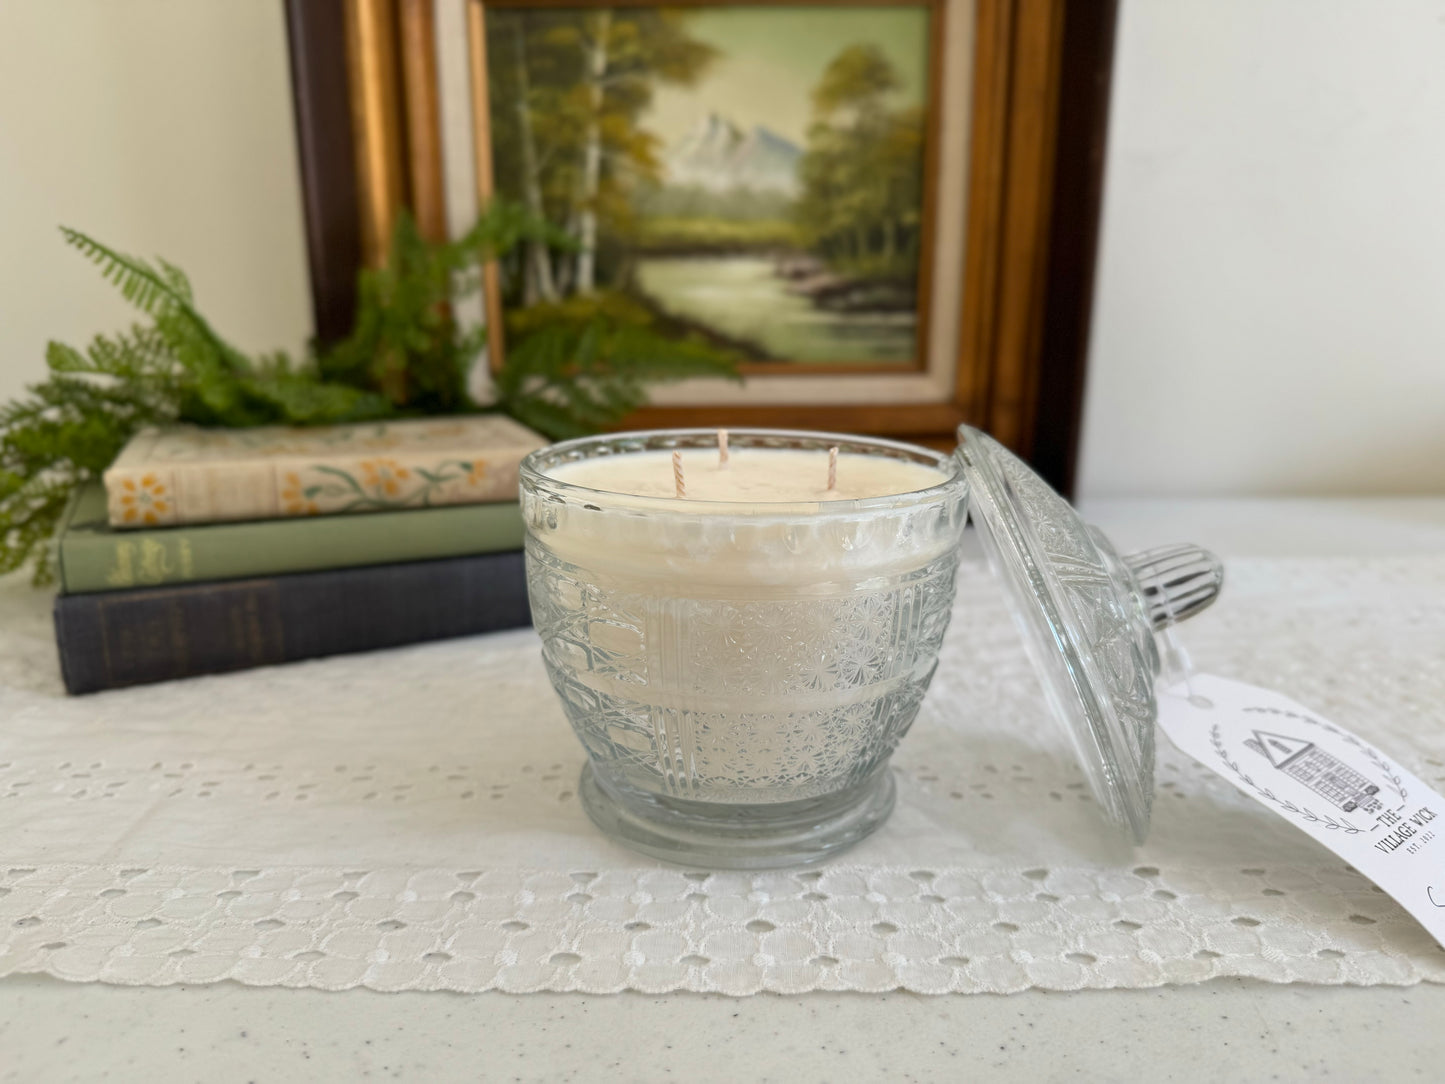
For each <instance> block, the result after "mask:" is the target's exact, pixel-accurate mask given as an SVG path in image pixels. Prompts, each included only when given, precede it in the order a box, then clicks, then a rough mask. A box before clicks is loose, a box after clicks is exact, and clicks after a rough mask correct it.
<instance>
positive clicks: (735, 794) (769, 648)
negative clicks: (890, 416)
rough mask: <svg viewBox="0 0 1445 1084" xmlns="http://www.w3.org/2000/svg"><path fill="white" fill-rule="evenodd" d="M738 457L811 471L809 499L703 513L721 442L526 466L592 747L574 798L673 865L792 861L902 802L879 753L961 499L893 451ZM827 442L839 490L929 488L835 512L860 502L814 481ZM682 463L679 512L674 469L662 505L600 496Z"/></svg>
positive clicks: (628, 439)
mask: <svg viewBox="0 0 1445 1084" xmlns="http://www.w3.org/2000/svg"><path fill="white" fill-rule="evenodd" d="M729 446H730V449H731V454H732V455H735V456H746V455H748V454H749V451H750V450H767V451H770V452H789V453H796V455H793V456H784V457H775V458H774V459H773V460H770V462H775V463H776V464H778V469H779V470H793V469H804V467H805V466H806V469H807V470H810V471H816V472H817V484H816V486H812V485H811V484H810V485H808V486H804V487H803V490H802V491H801V493H794V494H792V496H791V498H789V497H788V496H787V489H788V487H787V486H783V487H781V489H780V490H779V492H781V493H782V494H783V495H784V499H778V498H777V497H776V495H773V496H772V497H771V498H769V499H762V498H759V497H758V496H757V495H756V494H754V495H752V496H746V495H743V496H742V498H741V499H729V500H719V499H698V497H699V496H714V495H715V494H716V493H717V492H719V490H718V488H717V485H716V484H714V483H717V482H719V481H727V479H726V478H721V477H719V476H716V475H714V476H710V477H709V476H704V475H703V474H702V470H701V467H700V466H699V465H701V464H708V466H709V469H716V465H717V464H716V459H715V458H714V457H719V456H721V455H726V454H727V453H723V452H721V451H720V449H719V447H718V434H717V432H716V431H713V430H678V431H669V432H654V433H630V434H622V435H617V436H601V437H589V438H584V439H581V440H574V441H568V442H566V443H562V444H557V445H554V446H552V447H550V448H545V449H542V450H540V451H538V452H534V453H533V454H532V455H530V456H529V457H528V458H527V459H526V460H525V461H524V462H523V464H522V470H521V499H522V511H523V515H524V517H525V519H526V523H527V576H528V588H529V592H530V595H531V603H532V616H533V621H534V623H535V625H536V628H537V632H538V634H539V635H540V636H541V639H542V648H543V657H544V659H545V661H546V666H547V672H548V674H549V676H550V677H551V680H552V684H553V686H554V687H555V688H556V690H557V693H558V695H559V696H560V697H561V700H562V704H563V707H564V708H565V710H566V713H567V717H568V720H569V721H570V722H571V724H572V727H573V729H574V730H575V731H576V732H577V736H578V737H579V738H580V739H581V740H582V744H583V745H584V746H585V747H586V749H587V754H588V762H587V765H586V767H585V768H584V770H583V776H582V782H581V789H580V794H581V798H582V802H583V805H584V806H585V808H586V809H587V812H588V814H589V815H590V816H591V817H592V819H593V820H594V821H595V822H596V823H597V824H598V826H599V827H601V828H602V829H603V830H604V831H605V832H607V833H608V834H609V835H612V836H613V837H615V838H617V839H619V840H620V841H621V842H623V843H625V844H627V845H628V846H631V847H633V848H635V849H637V850H640V851H644V852H646V853H648V854H652V855H655V856H657V857H661V858H665V859H669V860H672V861H675V862H682V863H687V864H694V865H704V866H709V865H710V866H726V867H732V868H751V869H759V868H768V867H775V866H786V865H797V864H800V863H805V862H811V861H816V860H818V859H821V858H823V857H826V856H827V855H829V854H831V853H833V852H835V851H837V850H839V849H841V848H843V847H846V846H848V845H850V844H852V843H854V842H856V841H858V840H859V839H861V838H863V837H864V836H866V835H867V834H868V833H869V832H871V831H872V830H873V829H875V828H876V827H877V826H878V825H879V824H881V823H882V821H883V820H884V818H886V817H887V815H888V813H889V811H890V810H891V809H892V805H893V798H894V794H893V782H892V778H891V776H890V774H889V773H888V771H887V765H888V759H889V756H890V755H891V754H892V752H893V749H894V747H895V746H896V745H897V744H898V742H899V740H900V739H901V738H902V737H903V735H904V734H905V733H906V732H907V731H908V728H909V725H910V724H911V723H912V722H913V719H914V717H915V716H916V715H917V713H918V707H919V704H920V702H921V701H922V699H923V695H924V692H925V691H926V690H927V688H928V684H929V681H930V679H931V678H932V676H933V671H934V668H935V666H936V665H937V661H938V649H939V645H940V643H941V641H942V639H943V634H944V630H945V629H946V628H947V626H948V619H949V614H950V612H951V609H952V604H953V598H954V586H955V584H954V577H955V573H956V570H957V566H958V561H959V555H960V554H959V550H960V544H961V539H962V535H963V527H964V522H965V516H966V513H967V507H966V506H967V485H966V483H965V481H964V479H963V477H962V474H961V473H960V468H959V465H958V463H957V462H956V460H954V459H953V458H951V457H949V456H945V455H941V454H937V453H934V452H930V451H928V450H926V449H922V448H917V447H912V446H909V445H905V444H898V443H894V442H891V441H885V440H868V439H863V438H842V437H838V436H834V435H830V434H816V433H804V432H777V431H767V430H734V431H732V432H731V433H730V434H729ZM833 448H837V449H838V451H837V453H836V454H837V456H838V458H837V459H836V460H835V463H836V464H837V473H838V476H839V478H840V479H843V480H846V479H847V477H848V473H849V472H850V471H852V472H854V476H855V477H856V476H858V475H861V474H867V473H868V471H869V469H872V468H878V470H875V472H874V473H876V474H877V475H878V476H879V477H880V478H884V479H885V480H884V481H881V482H880V483H879V485H878V486H875V487H874V488H879V487H881V488H885V489H886V488H888V485H889V483H888V481H887V480H886V477H887V476H888V475H889V473H890V471H892V473H893V474H895V475H896V476H897V477H898V478H901V479H904V480H905V483H904V484H907V482H906V479H909V478H912V479H913V480H914V481H915V482H916V481H918V480H922V481H923V482H924V483H925V484H924V486H923V488H916V487H915V488H913V489H910V490H908V491H903V492H882V493H880V494H878V495H865V496H853V497H851V498H850V499H833V498H834V497H836V496H837V495H838V494H839V493H843V494H847V493H848V492H849V491H848V489H847V487H846V486H844V485H842V484H840V485H839V486H838V487H837V489H836V491H834V492H829V491H828V490H827V488H826V487H825V485H824V482H823V478H824V474H823V472H824V471H826V470H827V469H828V467H827V464H828V459H829V454H830V450H831V449H833ZM674 451H677V452H680V453H681V455H682V462H681V464H680V466H681V467H682V468H683V469H686V467H687V465H688V464H689V463H691V464H694V467H693V478H694V487H693V489H694V492H695V493H696V494H697V495H698V496H687V497H678V496H677V492H682V489H683V479H682V478H681V477H679V478H678V479H676V482H677V491H676V492H672V493H668V492H667V490H669V489H671V488H672V486H671V483H672V481H673V479H672V477H671V473H670V472H665V473H664V474H663V475H662V476H661V478H660V481H659V486H660V487H661V488H660V491H659V493H658V495H638V493H636V492H632V493H627V492H617V491H615V490H613V489H610V488H609V482H608V478H609V472H610V471H611V469H612V464H617V466H618V468H619V469H622V468H624V467H627V468H628V469H630V468H631V467H635V466H636V465H637V464H638V463H640V462H647V463H651V462H652V461H653V460H657V461H658V469H665V464H666V457H667V456H668V455H670V453H672V452H674ZM659 453H660V455H659ZM628 457H633V458H632V460H631V462H630V463H629V458H628ZM637 457H644V458H643V459H639V458H637ZM645 457H650V458H645ZM604 460H606V461H607V462H606V463H604V462H602V461H604ZM594 461H596V462H594ZM577 464H587V467H586V469H585V470H578V469H577V468H576V466H575V465H577ZM649 469H651V468H649ZM724 469H725V468H724ZM569 474H571V475H573V476H574V477H585V478H586V480H587V481H586V484H579V483H578V482H576V481H570V480H568V476H569ZM830 482H831V479H830ZM704 483H707V484H704ZM619 488H624V487H620V486H619ZM814 488H816V489H817V490H818V493H817V494H816V495H813V494H811V492H810V491H811V489H814ZM864 491H865V492H866V487H865V490H864ZM723 492H726V490H723ZM800 497H801V498H802V499H799V498H800Z"/></svg>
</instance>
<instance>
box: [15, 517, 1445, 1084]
mask: <svg viewBox="0 0 1445 1084" xmlns="http://www.w3.org/2000/svg"><path fill="white" fill-rule="evenodd" d="M1085 511H1086V513H1087V514H1088V515H1089V516H1090V518H1092V519H1093V520H1094V521H1095V522H1098V523H1099V524H1100V525H1101V526H1103V527H1104V528H1105V529H1106V530H1108V531H1111V532H1112V533H1114V534H1115V535H1116V537H1117V541H1118V542H1119V543H1120V545H1121V546H1124V547H1135V546H1140V545H1145V544H1150V543H1157V542H1163V541H1169V540H1173V539H1175V538H1176V537H1178V538H1189V539H1190V540H1191V541H1195V542H1198V543H1200V544H1202V545H1206V546H1211V547H1213V548H1215V549H1216V550H1217V551H1218V552H1219V553H1220V554H1221V555H1222V556H1224V557H1225V558H1226V559H1228V558H1230V557H1236V556H1246V555H1248V556H1256V555H1281V554H1320V555H1332V554H1333V555H1351V554H1353V555H1369V554H1385V553H1410V552H1414V553H1420V552H1441V551H1445V499H1438V500H1409V501H1394V500H1381V501H1300V500H1296V501H1287V502H1263V501H1209V502H1181V501H1169V502H1143V501H1133V502H1120V501H1110V502H1096V503H1095V504H1094V505H1092V506H1086V508H1085ZM1441 1021H1445V986H1436V985H1428V984H1427V985H1420V986H1415V987H1411V988H1407V989H1398V988H1390V987H1374V988H1369V989H1359V988H1352V987H1309V986H1284V987H1281V986H1266V985H1262V984H1257V983H1252V982H1248V981H1243V980H1222V981H1217V982H1211V983H1206V984H1203V985H1198V986H1182V987H1164V988H1161V989H1156V990H1111V991H1086V992H1080V993H1072V994H1050V993H1041V992H1037V991H1032V992H1027V993H1023V994H1018V995H1013V996H1007V997H1003V996H994V995H973V996H952V997H919V996H913V995H907V994H886V995H842V996H840V995H824V994H816V995H808V996H803V997H775V996H758V997H752V998H743V999H729V998H725V997H718V996H703V995H684V994H676V995H670V996H667V997H647V996H643V995H617V996H612V997H586V996H579V995H569V994H534V995H521V996H507V995H501V994H483V995H473V996H462V995H452V994H416V993H405V994H376V993H372V992H369V991H364V990H353V991H348V992H346V993H341V994H332V993H322V992H318V991H314V990H286V989H274V988H271V989H253V988H246V987H241V986H237V985H234V984H230V983H223V984H219V985H216V986H209V987H166V988H121V987H110V986H101V985H67V984H65V983H61V982H58V981H56V980H53V979H49V978H42V977H14V978H10V979H7V980H5V981H4V982H0V1080H5V1081H9V1080H15V1081H31V1080H45V1081H63V1080H97V1079H115V1080H140V1079H150V1080H157V1079H158V1080H190V1079H205V1080H207V1081H248V1080H255V1081H268V1080H296V1079H306V1080H354V1079H364V1078H378V1079H400V1080H425V1081H445V1080H475V1079H487V1080H517V1081H531V1080H539V1081H565V1080H597V1079H618V1080H629V1081H653V1080H659V1081H663V1080H670V1079H679V1078H686V1079H688V1080H690V1081H698V1082H703V1081H713V1080H718V1081H723V1080H728V1081H731V1080H758V1081H768V1080H775V1081H786V1082H788V1084H798V1082H802V1081H814V1080H816V1081H841V1080H855V1079H856V1080H883V1079H887V1080H920V1081H923V1080H965V1079H975V1078H978V1077H981V1076H985V1075H986V1076H987V1077H988V1078H989V1079H992V1080H1020V1081H1065V1080H1118V1079H1150V1080H1193V1079H1201V1078H1206V1079H1219V1080H1279V1081H1317V1080H1321V1079H1324V1078H1328V1077H1339V1078H1344V1079H1377V1080H1410V1079H1425V1080H1432V1079H1438V1078H1439V1075H1440V1066H1441V1064H1442V1063H1445V1028H1442V1027H1441V1026H1440V1024H1441Z"/></svg>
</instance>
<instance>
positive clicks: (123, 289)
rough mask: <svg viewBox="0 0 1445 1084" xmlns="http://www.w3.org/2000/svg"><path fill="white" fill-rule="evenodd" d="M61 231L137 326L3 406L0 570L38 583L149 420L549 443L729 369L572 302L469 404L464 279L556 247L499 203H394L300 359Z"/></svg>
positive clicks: (179, 283) (95, 343)
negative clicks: (445, 430)
mask: <svg viewBox="0 0 1445 1084" xmlns="http://www.w3.org/2000/svg"><path fill="white" fill-rule="evenodd" d="M61 234H62V236H63V237H64V238H65V241H66V243H67V244H69V245H71V246H72V247H73V248H75V249H76V250H77V251H79V252H80V253H81V255H83V256H85V257H86V258H87V259H88V260H90V261H91V262H92V263H93V264H95V266H96V267H98V268H99V269H100V272H101V275H102V277H104V278H105V279H106V280H108V281H109V282H111V283H113V284H114V285H115V286H116V288H117V289H118V290H119V291H120V293H121V296H122V297H124V298H125V299H126V301H128V302H129V303H130V304H131V305H132V306H133V307H134V308H135V309H136V310H137V311H138V312H139V313H140V314H141V316H143V317H145V318H146V319H147V321H148V322H142V323H137V324H135V325H133V326H132V327H131V328H130V329H129V330H128V331H124V332H119V333H116V334H113V335H109V336H107V335H98V336H96V337H95V338H94V339H93V340H92V341H91V342H90V344H89V345H88V346H86V347H85V349H83V350H80V349H76V348H74V347H71V346H68V345H65V344H63V343H58V342H51V343H50V344H49V345H48V346H47V348H46V354H45V361H46V366H47V368H48V375H47V377H46V379H45V380H43V381H42V382H40V383H38V384H35V385H33V386H31V387H30V388H29V389H28V395H27V396H25V397H24V398H21V399H19V400H17V401H15V402H12V403H9V404H6V405H3V406H0V573H5V572H10V571H13V570H15V569H17V568H20V567H21V566H23V565H25V564H26V563H27V562H29V563H31V564H33V567H34V579H35V582H36V583H38V584H45V583H49V582H51V581H52V580H53V577H54V570H53V566H52V559H51V553H50V547H49V545H48V541H49V539H50V538H51V536H52V535H53V534H54V532H55V528H56V525H57V524H58V522H59V520H60V517H61V514H62V513H63V511H64V509H65V505H66V502H67V501H68V500H69V497H70V495H71V493H72V492H73V491H74V490H75V489H76V488H77V487H79V486H81V485H83V484H84V483H86V482H87V481H89V480H90V479H92V478H95V477H98V476H99V475H100V473H101V472H103V471H104V470H105V468H106V467H108V466H109V465H110V464H111V462H112V461H113V460H114V459H115V457H116V456H117V455H118V454H119V453H120V450H121V448H123V447H124V446H125V443H126V442H127V441H128V440H129V439H130V438H131V436H132V435H134V434H135V432H136V431H137V430H139V429H141V428H144V427H147V426H155V425H167V424H173V423H176V422H188V423H192V424H196V425H204V426H221V427H228V428H241V427H247V426H255V425H267V424H287V425H322V424H335V423H343V422H358V421H371V420H377V419H385V418H397V417H407V416H413V415H420V414H453V413H471V412H476V411H479V410H482V409H491V410H503V411H506V412H508V413H511V414H513V415H514V416H516V417H517V418H518V419H519V420H521V421H522V422H524V423H526V424H529V425H531V426H532V427H533V428H535V429H537V430H539V431H540V432H542V433H543V434H545V435H547V436H550V437H554V438H557V437H567V436H575V435H578V434H580V433H584V432H592V431H596V430H598V429H602V428H606V427H608V426H610V425H613V424H615V423H616V422H617V421H619V420H620V419H621V418H622V417H623V416H625V415H626V414H627V413H629V412H630V411H631V410H633V409H635V408H636V407H638V406H640V405H642V404H643V403H644V402H645V401H646V398H647V396H646V387H647V385H648V384H649V383H653V382H657V381H661V380H671V379H680V378H683V377H688V376H722V377H733V378H736V374H737V370H736V365H735V364H734V362H733V359H732V358H731V357H730V356H728V355H725V354H722V353H720V352H718V351H717V350H715V349H713V348H711V347H708V346H705V345H703V344H700V343H696V342H691V341H683V342H677V341H672V340H669V339H667V338H665V337H663V336H661V335H659V334H657V333H656V332H654V331H652V330H650V329H649V328H648V327H647V326H646V322H645V321H640V320H639V319H638V318H637V316H636V313H635V312H630V311H627V310H624V309H620V308H617V307H616V306H610V307H609V306H600V307H594V308H595V311H592V312H591V313H590V314H588V313H583V312H582V310H580V309H576V308H574V309H570V310H564V311H559V312H557V313H554V314H552V315H553V317H555V322H550V321H545V320H544V321H543V322H542V323H540V324H538V325H537V326H534V327H532V328H530V329H529V331H530V333H528V334H525V335H522V336H521V337H520V338H519V339H518V345H517V347H516V349H514V350H513V351H512V353H511V356H510V357H509V358H508V361H507V364H506V365H505V366H503V368H502V369H501V370H500V372H499V373H498V374H497V386H498V393H499V398H498V401H497V402H496V403H494V404H489V405H487V406H486V407H482V406H479V405H478V404H476V403H474V402H472V401H471V399H470V398H469V396H468V395H467V391H466V387H467V374H468V372H469V371H470V368H471V366H472V365H473V364H474V363H475V362H476V361H477V358H478V356H479V355H480V354H481V351H482V348H483V345H484V329H481V328H474V329H466V328H462V327H461V326H459V324H458V323H457V321H456V320H455V319H454V317H453V315H452V311H451V302H452V300H453V299H455V298H457V297H459V296H464V295H466V294H467V293H471V292H474V291H476V290H477V289H478V288H479V287H480V282H481V267H482V264H483V262H484V261H485V260H487V259H491V258H494V257H500V256H503V255H505V254H506V253H507V252H508V251H509V250H510V249H511V248H512V247H514V246H515V245H516V244H517V243H518V242H519V241H522V240H525V239H529V238H539V239H544V240H546V241H547V242H548V243H551V244H564V243H566V240H565V238H562V237H559V236H558V235H557V233H556V231H555V230H553V229H551V228H550V227H548V226H546V225H544V224H540V223H538V222H536V220H534V219H533V218H531V217H530V216H529V215H528V214H527V213H526V212H525V211H523V210H522V209H520V208H518V207H516V206H513V205H510V204H505V203H502V202H496V203H494V204H492V205H491V206H489V207H488V208H487V210H486V212H485V213H484V214H483V215H482V216H481V218H480V219H478V221H477V223H476V225H475V226H474V227H473V228H472V229H471V230H470V231H468V233H467V234H466V235H465V236H463V237H461V238H458V239H457V240H455V241H450V242H445V243H442V244H431V243H428V242H427V241H425V240H424V239H423V238H422V237H421V234H420V232H419V231H418V230H417V228H416V224H415V222H414V221H413V220H412V219H411V218H410V216H408V215H406V214H405V213H403V214H401V215H399V216H398V219H397V223H396V228H395V231H394V233H393V236H392V239H391V248H390V258H389V260H388V262H387V264H386V266H385V267H383V268H380V269H373V270H365V271H362V272H361V273H360V275H359V276H358V282H357V299H358V305H357V318H356V324H355V327H354V330H353V331H352V333H351V334H350V335H349V336H348V337H347V338H346V339H345V340H343V341H342V342H341V343H338V344H337V345H336V346H335V347H333V348H332V349H330V350H326V351H323V352H319V353H315V354H313V355H312V356H310V357H308V358H306V359H304V360H302V361H299V362H298V361H295V360H293V359H292V358H290V357H289V356H287V355H286V354H285V353H284V352H280V351H277V352H273V353H270V354H264V355H261V356H258V357H250V356H248V355H246V354H245V353H243V352H242V351H241V350H239V349H237V348H236V347H235V346H233V345H231V344H230V343H229V342H227V341H226V340H225V339H224V338H222V337H221V336H220V335H219V334H218V333H217V332H216V330H215V329H214V328H213V327H212V326H211V324H210V322H209V321H208V320H207V319H206V318H205V317H204V316H203V315H202V314H201V312H200V311H199V310H198V309H197V308H196V305H195V299H194V296H193V293H192V289H191V284H190V281H189V280H188V279H187V277H186V275H185V273H184V272H182V271H181V269H180V268H178V267H176V266H175V265H174V264H171V263H168V262H166V261H165V260H161V259H157V260H156V261H155V262H154V263H152V262H150V261H147V260H143V259H139V258H137V257H134V256H129V255H126V254H124V253H121V252H118V251H116V250H115V249H113V248H110V247H109V246H107V245H104V244H102V243H101V242H99V241H96V240H94V239H93V238H91V237H88V236H86V235H85V234H83V233H80V232H79V231H76V230H71V229H62V230H61Z"/></svg>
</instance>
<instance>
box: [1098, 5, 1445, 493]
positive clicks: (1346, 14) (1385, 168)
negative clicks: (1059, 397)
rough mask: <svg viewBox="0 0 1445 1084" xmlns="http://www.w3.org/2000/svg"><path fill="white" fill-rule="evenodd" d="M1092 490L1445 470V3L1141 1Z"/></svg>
mask: <svg viewBox="0 0 1445 1084" xmlns="http://www.w3.org/2000/svg"><path fill="white" fill-rule="evenodd" d="M1109 141H1110V147H1109V156H1108V163H1107V169H1108V174H1107V177H1108V179H1107V184H1106V196H1105V211H1104V226H1103V239H1102V250H1101V264H1100V276H1099V280H1098V289H1097V294H1096V310H1095V323H1094V337H1093V347H1092V355H1091V361H1090V377H1089V385H1088V392H1087V398H1086V410H1085V421H1084V442H1083V449H1082V462H1081V475H1080V490H1081V492H1082V493H1083V494H1084V495H1086V496H1115V495H1129V494H1272V493H1302V494H1304V493H1308V494H1333V493H1426V492H1435V493H1445V2H1441V0H1167V2H1166V0H1124V2H1123V4H1122V9H1121V24H1120V37H1119V41H1118V52H1117V58H1116V68H1115V91H1114V105H1113V114H1112V119H1111V127H1110V134H1109Z"/></svg>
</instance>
